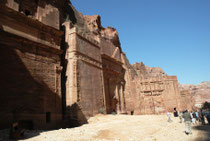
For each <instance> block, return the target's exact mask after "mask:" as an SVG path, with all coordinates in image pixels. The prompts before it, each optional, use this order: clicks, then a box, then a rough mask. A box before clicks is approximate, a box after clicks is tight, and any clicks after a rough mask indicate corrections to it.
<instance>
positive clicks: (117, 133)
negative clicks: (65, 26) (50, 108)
mask: <svg viewBox="0 0 210 141" xmlns="http://www.w3.org/2000/svg"><path fill="white" fill-rule="evenodd" d="M88 122H89V124H85V125H83V126H80V127H76V128H71V129H59V130H53V131H27V132H25V137H26V138H27V139H24V141H25V140H26V141H210V126H209V125H204V126H201V125H193V127H192V132H193V133H192V135H186V134H185V133H184V131H185V125H184V123H179V119H178V118H173V122H171V123H168V122H167V116H166V115H141V116H131V115H97V116H95V117H92V118H90V119H89V120H88ZM0 140H1V139H0Z"/></svg>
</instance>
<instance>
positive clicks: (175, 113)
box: [174, 108, 178, 117]
mask: <svg viewBox="0 0 210 141" xmlns="http://www.w3.org/2000/svg"><path fill="white" fill-rule="evenodd" d="M174 117H178V112H177V110H176V108H174Z"/></svg>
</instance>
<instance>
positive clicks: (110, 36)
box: [84, 15, 121, 48]
mask: <svg viewBox="0 0 210 141" xmlns="http://www.w3.org/2000/svg"><path fill="white" fill-rule="evenodd" d="M84 19H85V22H86V24H87V26H88V28H89V30H90V31H91V32H92V33H93V34H95V35H96V36H100V38H104V39H105V40H109V41H111V42H112V43H113V44H114V46H116V47H119V48H120V47H121V45H120V40H119V35H118V32H117V30H116V29H115V28H113V27H107V28H104V27H103V26H102V25H101V17H100V16H99V15H93V16H88V15H84Z"/></svg>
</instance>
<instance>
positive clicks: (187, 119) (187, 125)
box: [182, 110, 192, 135]
mask: <svg viewBox="0 0 210 141" xmlns="http://www.w3.org/2000/svg"><path fill="white" fill-rule="evenodd" d="M182 117H183V118H184V122H185V133H186V134H187V135H188V134H192V130H191V116H190V113H189V112H188V111H187V110H186V111H185V112H184V113H183V116H182Z"/></svg>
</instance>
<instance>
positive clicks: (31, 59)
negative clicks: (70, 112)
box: [0, 33, 62, 136]
mask: <svg viewBox="0 0 210 141" xmlns="http://www.w3.org/2000/svg"><path fill="white" fill-rule="evenodd" d="M0 35H2V33H0ZM0 37H1V40H0V65H1V69H0V90H1V94H0V129H5V128H7V129H8V128H10V127H11V125H12V124H13V123H14V122H18V123H21V124H22V128H23V129H53V128H54V129H55V128H58V127H59V126H60V125H61V117H62V113H61V111H62V109H61V97H60V96H59V95H58V94H57V93H56V92H55V91H54V88H52V86H53V83H54V82H55V79H54V77H53V78H51V79H46V76H45V75H47V73H46V71H47V68H45V67H46V66H45V64H48V65H49V64H50V63H52V62H44V60H42V61H40V60H39V59H38V58H39V57H38V56H37V54H38V52H39V51H40V50H39V49H35V50H33V49H32V48H31V50H33V51H34V53H35V54H33V53H32V54H30V53H29V52H27V51H25V49H26V48H30V47H29V46H28V47H26V46H22V47H21V44H15V42H13V41H11V40H8V38H7V37H5V36H4V35H2V36H0ZM25 45H26V44H25ZM16 47H18V48H22V49H20V50H19V49H17V48H16ZM39 55H40V56H42V55H41V54H39ZM42 57H44V56H42ZM49 66H53V68H54V63H52V64H50V65H49ZM48 71H49V70H48ZM50 71H53V72H54V73H55V70H50ZM50 81H51V82H50ZM51 84H52V85H51ZM55 89H56V88H55ZM36 135H39V134H35V136H36Z"/></svg>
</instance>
